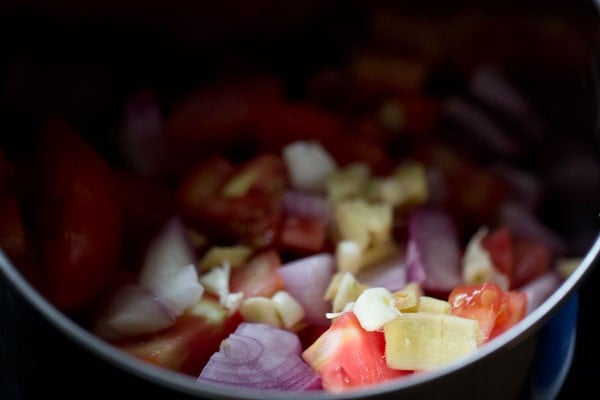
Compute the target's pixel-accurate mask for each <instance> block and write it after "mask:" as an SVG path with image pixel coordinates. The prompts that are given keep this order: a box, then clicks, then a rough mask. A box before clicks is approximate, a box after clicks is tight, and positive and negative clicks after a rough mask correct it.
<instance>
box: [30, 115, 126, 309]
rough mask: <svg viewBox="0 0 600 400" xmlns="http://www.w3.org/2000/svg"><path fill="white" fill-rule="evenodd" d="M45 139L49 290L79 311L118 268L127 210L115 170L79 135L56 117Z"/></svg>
mask: <svg viewBox="0 0 600 400" xmlns="http://www.w3.org/2000/svg"><path fill="white" fill-rule="evenodd" d="M43 140H44V141H43V143H44V144H45V146H43V147H42V149H43V150H42V151H43V155H42V164H41V167H42V174H43V175H42V176H43V178H42V179H43V183H42V186H43V188H42V194H41V207H40V209H41V211H40V215H39V219H40V221H39V222H40V224H39V225H40V234H41V252H42V265H43V270H44V272H43V273H44V275H45V276H44V281H45V289H44V292H45V293H46V295H47V296H48V298H49V299H50V300H51V301H52V302H53V303H54V304H55V305H56V306H57V307H58V308H59V309H61V310H63V311H66V312H77V311H80V310H81V309H82V308H84V307H86V306H88V305H89V304H90V302H91V301H92V300H93V299H94V298H95V297H96V296H97V295H99V294H100V293H101V292H102V291H103V290H104V289H105V287H106V285H107V284H108V282H109V281H110V280H111V275H112V274H113V273H114V272H115V271H116V269H117V268H118V264H119V257H120V245H121V228H122V221H121V219H122V217H121V209H120V206H119V204H118V201H117V196H116V188H115V181H114V176H113V171H112V170H111V169H110V167H109V166H108V164H107V163H106V162H105V161H104V160H103V159H102V158H101V156H100V155H99V154H98V153H97V152H96V151H95V150H94V149H93V148H92V147H90V146H89V145H88V144H87V143H86V142H84V141H83V140H82V139H81V138H80V137H79V135H78V133H77V132H76V131H74V130H72V128H71V127H69V126H67V125H66V124H65V123H64V122H62V121H59V120H56V119H54V120H51V121H49V124H48V126H47V129H46V130H45V132H44V137H43Z"/></svg>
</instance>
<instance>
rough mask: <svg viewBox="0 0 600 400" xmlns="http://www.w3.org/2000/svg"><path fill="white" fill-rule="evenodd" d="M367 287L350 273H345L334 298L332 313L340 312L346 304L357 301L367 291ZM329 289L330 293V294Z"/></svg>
mask: <svg viewBox="0 0 600 400" xmlns="http://www.w3.org/2000/svg"><path fill="white" fill-rule="evenodd" d="M366 288H367V287H366V286H365V285H363V284H361V283H360V282H359V281H357V280H356V278H354V275H352V274H351V273H349V272H344V273H343V274H342V276H341V278H340V279H339V284H338V286H337V288H336V289H335V291H333V290H332V292H334V293H335V294H334V297H333V301H332V311H333V312H340V311H342V310H343V309H344V307H345V306H346V304H348V303H350V302H353V301H356V299H357V298H358V296H360V294H361V293H362V292H363V290H365V289H366ZM329 291H330V290H329V288H328V292H329Z"/></svg>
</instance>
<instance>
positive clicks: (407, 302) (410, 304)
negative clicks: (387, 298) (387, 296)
mask: <svg viewBox="0 0 600 400" xmlns="http://www.w3.org/2000/svg"><path fill="white" fill-rule="evenodd" d="M421 295H422V291H421V286H420V285H419V284H418V283H416V282H412V283H409V284H407V285H406V286H404V288H403V289H402V290H398V291H396V292H394V293H392V296H393V298H394V303H395V305H396V308H397V309H398V310H400V311H402V312H414V311H416V310H417V308H418V307H419V299H420V297H421Z"/></svg>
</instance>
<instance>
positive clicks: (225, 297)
mask: <svg viewBox="0 0 600 400" xmlns="http://www.w3.org/2000/svg"><path fill="white" fill-rule="evenodd" d="M230 275H231V266H230V265H229V263H228V262H225V263H224V264H223V265H221V266H220V267H216V268H211V269H210V270H209V271H208V272H206V273H205V274H204V275H202V276H200V279H199V281H200V283H201V284H202V285H203V286H204V289H205V290H206V292H207V293H211V294H216V295H217V296H219V303H221V305H222V306H224V307H226V308H227V310H228V311H229V313H230V314H233V313H234V312H235V311H236V310H237V308H238V307H239V305H240V303H241V300H242V297H243V293H230V292H229V276H230Z"/></svg>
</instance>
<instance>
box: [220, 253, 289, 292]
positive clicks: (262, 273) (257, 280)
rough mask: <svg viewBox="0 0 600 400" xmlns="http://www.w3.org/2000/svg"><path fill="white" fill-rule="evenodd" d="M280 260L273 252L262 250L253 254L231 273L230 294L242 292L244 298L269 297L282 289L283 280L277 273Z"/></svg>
mask: <svg viewBox="0 0 600 400" xmlns="http://www.w3.org/2000/svg"><path fill="white" fill-rule="evenodd" d="M280 267H281V258H280V257H279V254H278V253H277V252H276V251H275V250H271V249H269V250H264V251H262V252H260V253H257V254H255V255H254V256H252V258H250V260H248V262H247V263H246V264H244V265H241V266H239V267H237V268H235V269H234V270H233V271H232V272H231V280H230V290H231V292H233V293H235V292H243V293H244V297H246V298H248V297H254V296H264V297H270V296H272V295H273V294H275V293H276V292H277V291H278V290H281V289H283V280H282V279H281V276H280V275H279V273H278V270H279V268H280Z"/></svg>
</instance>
